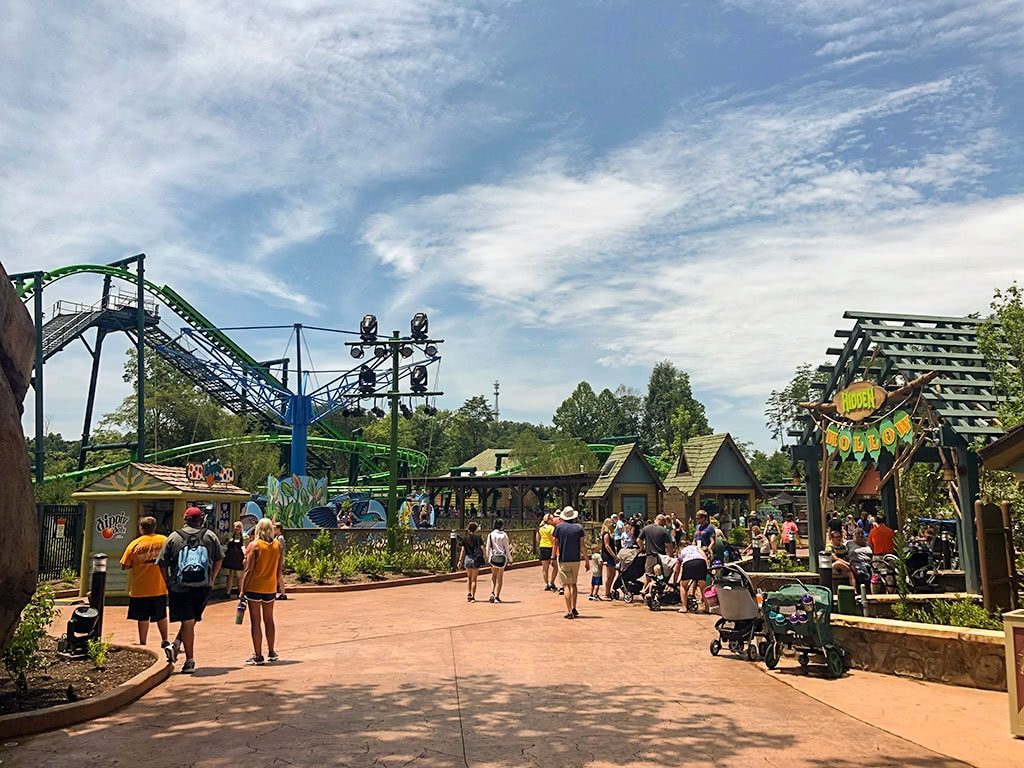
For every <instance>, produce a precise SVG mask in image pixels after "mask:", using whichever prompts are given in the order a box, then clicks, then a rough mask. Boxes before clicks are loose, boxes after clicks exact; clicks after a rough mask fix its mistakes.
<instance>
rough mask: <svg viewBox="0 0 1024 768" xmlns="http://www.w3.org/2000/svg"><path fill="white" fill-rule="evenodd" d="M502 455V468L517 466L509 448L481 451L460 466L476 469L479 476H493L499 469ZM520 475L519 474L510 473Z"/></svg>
mask: <svg viewBox="0 0 1024 768" xmlns="http://www.w3.org/2000/svg"><path fill="white" fill-rule="evenodd" d="M499 455H502V458H501V468H502V469H503V470H505V469H508V468H509V467H514V466H516V463H517V462H516V461H515V459H514V458H513V457H512V451H510V450H509V449H508V448H485V449H484V450H482V451H480V453H478V454H477V455H476V456H474V457H473V458H471V459H467V460H466V461H464V462H462V464H460V465H459V466H463V467H476V473H477V474H478V475H483V474H491V473H493V472H495V471H496V470H497V468H498V456H499ZM509 474H518V473H509Z"/></svg>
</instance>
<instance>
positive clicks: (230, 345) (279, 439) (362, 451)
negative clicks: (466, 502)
mask: <svg viewBox="0 0 1024 768" xmlns="http://www.w3.org/2000/svg"><path fill="white" fill-rule="evenodd" d="M81 274H93V275H102V276H104V277H110V278H113V279H116V280H123V281H124V282H127V283H131V284H132V285H135V286H138V276H137V275H136V274H134V273H133V272H131V271H129V270H128V269H125V268H122V267H111V266H106V265H101V264H72V265H70V266H67V267H59V268H58V269H52V270H50V271H46V272H43V273H42V281H41V282H42V286H43V287H44V288H45V287H46V286H48V285H50V284H52V283H55V282H57V281H58V280H62V279H64V278H65V277H72V276H74V275H81ZM142 286H143V288H144V289H145V290H146V292H147V293H149V294H150V295H151V296H153V297H154V298H156V299H157V300H158V301H160V302H161V303H163V304H164V305H165V306H167V307H168V308H170V309H171V310H172V311H173V312H175V313H176V314H177V315H178V316H179V317H181V318H182V319H183V320H184V321H185V322H187V323H189V325H191V326H192V327H193V328H195V329H196V330H197V331H199V333H200V334H202V335H203V336H204V337H205V338H206V339H208V340H209V341H210V342H211V343H212V344H214V345H215V346H216V347H217V348H218V349H220V350H222V351H223V352H225V353H226V354H228V355H231V356H232V357H233V358H234V359H235V360H237V361H238V362H240V363H242V364H243V365H245V366H247V367H249V368H252V369H253V370H254V371H256V372H258V374H259V375H260V376H261V377H262V378H263V379H264V380H265V381H267V382H268V383H270V384H273V385H274V386H277V387H282V388H283V385H282V384H281V382H280V381H278V379H277V378H276V377H275V376H274V375H273V374H271V373H270V371H268V370H267V369H266V368H264V367H262V366H261V365H260V363H259V362H258V361H257V360H256V359H255V358H254V357H252V356H251V355H250V354H249V353H248V352H246V351H245V350H244V349H242V348H241V347H240V346H238V345H237V344H236V343H235V342H234V341H232V340H231V339H230V338H229V337H228V336H227V335H226V334H224V333H223V332H222V331H221V330H219V329H218V328H217V327H216V326H214V324H213V323H211V322H210V321H209V320H207V319H206V317H205V316H204V315H203V314H202V313H201V312H200V311H199V310H198V309H196V308H195V307H193V306H192V305H191V304H189V303H188V302H187V301H186V300H185V299H184V298H182V297H181V296H180V295H179V294H178V293H177V292H176V291H174V290H173V289H172V288H171V287H170V286H167V285H162V286H161V285H157V284H156V283H153V282H150V281H149V280H145V279H143V281H142ZM15 289H16V290H17V293H18V296H19V297H21V298H22V299H27V298H29V297H30V296H32V295H33V293H34V292H35V283H34V281H31V280H19V281H17V282H16V283H15ZM314 428H315V429H316V430H317V431H319V432H321V433H322V435H311V436H310V437H309V439H308V440H309V445H311V446H314V445H316V446H320V447H322V448H326V449H330V450H341V451H346V452H348V453H352V454H357V455H359V456H368V457H372V456H380V455H387V454H388V453H390V448H389V446H386V445H382V444H379V443H365V442H362V441H357V440H348V439H346V438H345V437H343V436H342V435H341V434H340V433H339V432H338V431H337V430H336V429H334V427H332V426H331V425H330V424H328V423H326V422H322V421H321V422H317V423H316V424H315V425H314ZM290 442H291V435H245V436H243V437H241V438H226V439H224V440H208V441H206V442H204V443H194V444H191V445H183V446H179V447H177V448H170V449H167V450H163V451H156V452H153V453H149V454H147V455H146V457H145V458H146V461H167V460H170V459H176V458H181V457H182V456H188V455H190V454H192V453H197V452H200V451H204V450H218V449H220V448H224V447H228V446H230V445H245V444H255V443H260V444H267V445H287V444H289V443H290ZM398 458H399V461H402V462H405V463H407V464H408V465H409V467H410V469H419V470H422V469H423V468H425V467H426V464H427V457H426V455H425V454H423V453H421V452H420V451H416V450H412V449H409V448H400V449H399V452H398ZM127 463H128V462H127V461H122V462H114V463H111V464H105V465H103V466H99V467H91V468H87V469H84V470H81V471H76V472H65V473H62V474H59V475H52V476H50V477H47V478H45V480H59V479H74V478H80V477H84V476H87V475H92V474H96V473H97V472H105V471H107V472H109V471H113V470H115V469H119V468H120V467H122V466H124V465H125V464H127ZM384 474H386V473H377V474H376V475H371V479H377V478H378V476H380V475H384Z"/></svg>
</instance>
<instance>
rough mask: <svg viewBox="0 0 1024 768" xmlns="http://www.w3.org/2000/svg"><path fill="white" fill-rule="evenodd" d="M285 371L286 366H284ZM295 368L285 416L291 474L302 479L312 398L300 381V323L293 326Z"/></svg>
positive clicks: (311, 416)
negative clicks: (289, 429) (289, 437)
mask: <svg viewBox="0 0 1024 768" xmlns="http://www.w3.org/2000/svg"><path fill="white" fill-rule="evenodd" d="M285 367H286V369H287V366H285ZM295 367H296V374H295V379H296V391H297V394H294V395H291V396H290V397H289V398H288V410H287V413H286V414H285V415H286V416H287V417H288V423H289V424H290V425H291V427H292V455H291V462H290V464H291V472H292V474H293V475H298V476H299V477H303V476H304V475H305V474H306V442H307V438H308V436H309V422H310V421H311V420H312V418H313V398H312V397H310V396H309V395H307V394H304V393H303V389H304V382H303V381H302V323H296V324H295Z"/></svg>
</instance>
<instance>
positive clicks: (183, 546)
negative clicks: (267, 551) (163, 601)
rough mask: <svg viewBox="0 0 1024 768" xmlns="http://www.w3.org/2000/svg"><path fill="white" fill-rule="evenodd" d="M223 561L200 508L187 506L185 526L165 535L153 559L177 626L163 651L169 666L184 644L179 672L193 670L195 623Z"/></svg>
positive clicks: (217, 540) (208, 597)
mask: <svg viewBox="0 0 1024 768" xmlns="http://www.w3.org/2000/svg"><path fill="white" fill-rule="evenodd" d="M223 562H224V549H223V548H222V547H221V545H220V539H218V538H217V535H216V534H215V533H214V532H213V531H211V530H210V529H209V528H204V527H203V511H202V510H201V509H199V508H198V507H189V508H188V509H186V510H185V526H184V527H183V528H180V529H178V530H176V531H174V532H173V533H171V535H170V536H168V537H167V540H166V541H165V542H164V546H163V549H161V550H160V557H159V558H158V559H157V565H158V566H159V567H160V573H161V574H162V575H163V577H164V583H165V584H166V585H167V588H168V595H169V597H168V605H169V608H170V615H171V616H170V618H171V622H172V623H179V622H180V625H181V626H180V628H179V629H178V634H177V635H176V636H175V638H174V642H173V643H171V644H170V645H168V646H166V647H165V648H164V653H165V654H166V655H167V661H169V662H170V663H171V664H172V665H173V664H174V663H175V662H176V661H177V660H178V654H179V653H180V652H181V648H182V647H184V649H185V663H184V664H183V665H182V667H181V671H182V673H183V674H186V675H189V674H192V673H193V672H195V671H196V657H195V644H196V624H197V623H198V622H200V621H202V620H203V611H204V610H205V609H206V601H207V600H209V599H210V590H211V589H212V588H213V584H214V582H215V581H216V580H217V574H218V573H220V569H221V564H222V563H223Z"/></svg>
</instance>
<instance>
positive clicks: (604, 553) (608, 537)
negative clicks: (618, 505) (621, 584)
mask: <svg viewBox="0 0 1024 768" xmlns="http://www.w3.org/2000/svg"><path fill="white" fill-rule="evenodd" d="M617 551H618V549H617V548H616V544H615V519H614V516H612V517H609V518H608V519H607V520H605V521H604V522H603V523H602V524H601V545H600V550H599V554H600V555H601V561H600V562H599V563H597V564H596V565H597V566H598V574H597V575H601V574H600V570H601V566H603V567H604V596H605V598H606V599H607V600H611V599H612V581H613V580H614V579H615V553H616V552H617Z"/></svg>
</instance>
